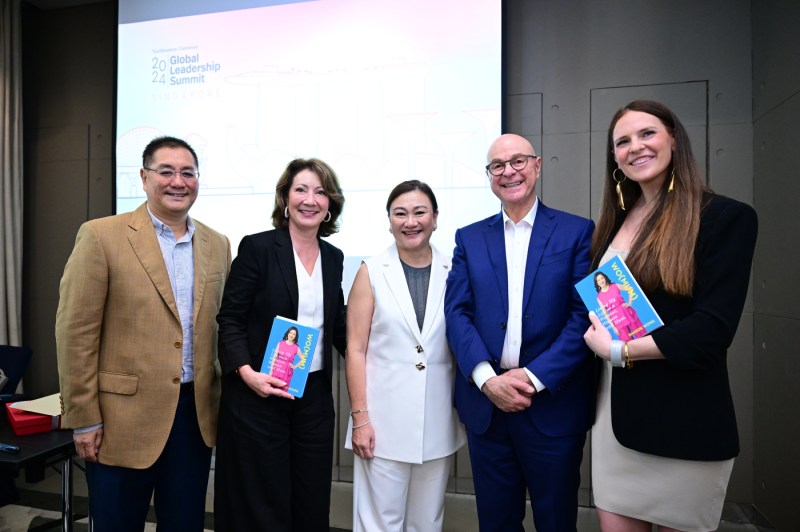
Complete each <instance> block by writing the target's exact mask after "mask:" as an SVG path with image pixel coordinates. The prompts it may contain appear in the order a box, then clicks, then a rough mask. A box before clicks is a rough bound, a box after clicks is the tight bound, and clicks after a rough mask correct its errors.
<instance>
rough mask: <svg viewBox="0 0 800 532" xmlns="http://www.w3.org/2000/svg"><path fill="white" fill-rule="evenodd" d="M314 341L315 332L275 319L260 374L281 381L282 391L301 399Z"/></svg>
mask: <svg viewBox="0 0 800 532" xmlns="http://www.w3.org/2000/svg"><path fill="white" fill-rule="evenodd" d="M317 340H319V329H315V328H313V327H308V326H306V325H303V324H301V323H299V322H296V321H294V320H290V319H289V318H284V317H283V316H275V319H274V320H273V321H272V329H271V330H270V333H269V340H267V350H266V352H265V353H264V362H263V363H262V364H261V373H266V374H267V375H270V376H272V377H275V378H276V379H280V380H282V381H283V382H285V383H286V386H285V387H284V388H283V390H284V391H286V392H289V393H290V394H291V395H293V396H295V397H303V391H304V390H305V388H306V381H307V380H308V372H309V370H310V369H311V359H312V358H313V357H314V349H315V348H316V346H317Z"/></svg>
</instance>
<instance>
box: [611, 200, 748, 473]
mask: <svg viewBox="0 0 800 532" xmlns="http://www.w3.org/2000/svg"><path fill="white" fill-rule="evenodd" d="M621 223H622V221H621V220H620V221H619V225H621ZM617 229H618V228H617ZM757 232H758V219H757V217H756V212H755V211H754V210H753V208H752V207H750V206H749V205H745V204H744V203H740V202H738V201H735V200H732V199H730V198H726V197H724V196H718V195H714V194H710V193H708V194H705V195H704V196H703V208H702V212H701V218H700V232H699V235H698V240H697V246H696V248H695V267H696V274H695V287H694V290H693V295H692V297H684V298H680V297H675V296H672V295H669V294H667V293H666V292H664V291H663V290H660V289H659V290H656V291H654V292H652V293H650V292H648V293H647V297H648V298H649V299H650V301H651V303H652V304H653V307H654V308H655V309H656V312H658V314H659V316H661V319H662V320H663V321H664V324H665V325H664V327H662V328H660V329H657V330H656V331H653V332H652V333H651V336H652V337H653V340H654V341H655V343H656V345H657V346H658V348H659V350H660V351H661V353H662V354H663V355H664V356H665V357H666V359H665V360H647V361H637V362H636V363H635V365H634V367H633V368H632V369H625V368H614V369H613V377H612V381H611V383H612V384H611V421H612V427H613V429H614V435H615V436H616V438H617V440H618V441H619V442H620V443H621V444H622V445H624V446H625V447H628V448H630V449H633V450H636V451H640V452H644V453H648V454H654V455H658V456H666V457H671V458H680V459H685V460H727V459H729V458H733V457H734V456H736V455H737V454H739V437H738V433H737V427H736V415H735V412H734V407H733V399H732V397H731V390H730V383H729V380H728V368H727V349H728V347H729V346H730V344H731V342H732V341H733V337H734V335H735V334H736V328H737V327H738V325H739V319H740V317H741V314H742V308H743V307H744V302H745V298H746V297H747V288H748V284H749V281H750V266H751V263H752V260H753V252H754V249H755V242H756V234H757ZM615 233H616V230H615ZM613 237H614V235H613V234H612V235H611V239H613ZM611 239H610V240H609V242H611Z"/></svg>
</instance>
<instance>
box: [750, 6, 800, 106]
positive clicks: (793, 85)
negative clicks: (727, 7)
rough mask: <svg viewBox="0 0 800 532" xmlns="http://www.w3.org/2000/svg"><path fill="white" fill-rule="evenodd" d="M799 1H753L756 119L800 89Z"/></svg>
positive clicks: (754, 103)
mask: <svg viewBox="0 0 800 532" xmlns="http://www.w3.org/2000/svg"><path fill="white" fill-rule="evenodd" d="M798 23H800V2H797V1H796V0H772V1H770V2H753V20H752V24H753V26H752V36H753V37H752V40H753V96H754V98H753V118H755V119H756V120H758V119H760V118H761V117H762V116H764V115H765V114H766V113H768V112H770V111H772V110H773V109H775V108H776V107H777V106H779V105H780V104H781V103H782V102H784V101H786V100H787V99H789V98H791V97H792V96H795V95H796V94H797V92H798V90H800V53H798V51H800V31H798Z"/></svg>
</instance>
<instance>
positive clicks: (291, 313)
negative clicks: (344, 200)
mask: <svg viewBox="0 0 800 532" xmlns="http://www.w3.org/2000/svg"><path fill="white" fill-rule="evenodd" d="M319 250H320V255H321V262H322V287H323V291H324V294H323V305H324V307H325V308H324V320H325V325H324V331H323V332H324V334H323V338H322V354H323V357H324V361H325V374H326V375H327V377H328V381H330V379H331V375H332V371H333V356H332V352H333V349H332V346H334V345H335V346H336V348H337V349H338V350H339V353H341V354H344V351H345V316H344V295H343V293H342V265H343V261H344V255H343V254H342V252H341V250H340V249H338V248H336V247H334V246H332V245H331V244H329V243H328V242H325V241H324V240H320V241H319ZM297 305H298V289H297V276H296V274H295V264H294V251H293V248H292V240H291V238H290V236H289V231H288V230H287V229H276V230H273V231H265V232H263V233H257V234H254V235H248V236H246V237H244V238H243V239H242V242H241V243H240V244H239V252H238V255H237V256H236V258H235V259H234V260H233V263H232V264H231V273H230V276H229V277H228V280H227V281H226V283H225V292H224V294H223V296H222V306H221V307H220V311H219V314H218V315H217V322H218V323H219V361H220V365H221V366H222V372H223V375H225V374H228V373H230V372H231V371H234V370H235V369H237V368H238V367H240V366H242V365H244V364H250V366H251V367H252V368H253V369H254V370H256V371H258V370H259V369H261V363H262V361H263V360H264V352H265V351H266V348H267V340H268V337H269V331H270V328H271V327H272V320H273V318H274V317H275V316H283V317H285V318H290V319H297Z"/></svg>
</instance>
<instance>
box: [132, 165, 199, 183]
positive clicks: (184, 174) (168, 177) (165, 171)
mask: <svg viewBox="0 0 800 532" xmlns="http://www.w3.org/2000/svg"><path fill="white" fill-rule="evenodd" d="M143 168H144V169H145V170H150V171H151V172H155V173H157V174H158V176H159V177H160V178H161V179H163V180H164V181H172V180H173V179H175V176H178V175H179V176H181V179H185V180H187V181H192V180H194V179H197V178H198V177H200V172H195V171H194V170H181V171H180V172H176V171H175V170H173V169H171V168H148V167H146V166H144V167H143Z"/></svg>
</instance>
